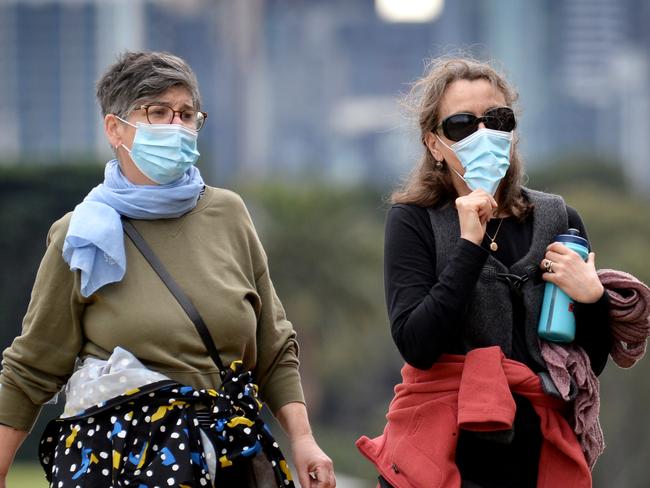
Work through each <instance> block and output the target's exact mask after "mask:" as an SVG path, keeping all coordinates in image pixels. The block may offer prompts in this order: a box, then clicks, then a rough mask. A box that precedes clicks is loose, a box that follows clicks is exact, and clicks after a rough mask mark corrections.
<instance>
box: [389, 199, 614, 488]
mask: <svg viewBox="0 0 650 488" xmlns="http://www.w3.org/2000/svg"><path fill="white" fill-rule="evenodd" d="M567 211H568V218H569V227H573V228H576V229H578V230H579V231H580V232H581V235H583V236H586V235H587V234H586V231H585V228H584V225H583V223H582V220H581V219H580V217H579V215H578V213H577V212H576V211H575V210H574V209H573V208H570V207H567ZM498 225H499V220H498V219H493V220H492V221H490V222H489V223H488V226H487V233H488V234H489V235H490V236H494V235H495V232H497V226H498ZM532 233H533V225H532V216H531V217H529V218H528V219H526V220H525V221H523V222H519V221H518V220H517V219H515V218H513V217H507V218H505V219H503V223H502V224H501V228H500V229H499V230H498V234H497V236H496V239H495V240H496V242H497V244H498V246H499V247H498V250H497V251H496V252H493V255H494V257H496V258H497V259H498V260H499V261H501V262H502V263H503V264H504V265H505V266H506V267H510V266H511V265H512V264H513V263H515V262H517V261H518V260H519V259H521V257H523V256H524V255H525V254H526V253H527V251H528V249H529V247H530V245H531V242H532V237H533V236H532ZM489 243H490V240H489V239H488V238H487V237H486V238H485V239H484V241H483V243H482V245H481V246H478V245H476V244H474V243H472V242H470V241H467V240H465V239H462V238H460V237H459V239H458V242H457V244H456V247H455V249H454V251H453V253H452V256H451V257H450V259H449V261H448V263H447V265H446V267H445V268H444V269H443V270H442V272H441V273H440V276H438V277H437V278H436V270H435V265H436V259H435V256H436V246H435V239H434V235H433V230H432V227H431V222H430V220H429V215H428V212H427V210H426V209H425V208H422V207H418V206H415V205H405V204H397V205H394V206H393V207H392V208H391V209H390V211H389V213H388V217H387V221H386V235H385V250H384V277H385V292H386V303H387V306H388V314H389V318H390V324H391V333H392V336H393V340H394V341H395V344H396V345H397V348H398V349H399V351H400V353H401V354H402V356H403V358H404V359H405V361H406V362H407V363H409V364H410V365H412V366H414V367H416V368H420V369H427V368H429V367H431V366H432V365H433V363H435V361H436V360H437V359H438V357H439V356H440V355H441V354H443V353H446V352H451V349H452V348H453V344H454V343H456V342H457V339H458V337H459V330H458V329H459V323H460V322H459V321H458V318H459V317H461V316H462V313H463V310H464V307H465V304H466V303H467V302H468V301H469V299H470V296H471V293H472V290H473V288H474V285H475V284H476V282H477V280H478V278H479V275H480V272H481V269H482V267H483V265H484V264H485V262H486V260H487V258H488V256H489V254H490V253H491V252H492V251H488V245H489ZM522 306H523V305H522V304H517V303H513V311H514V322H515V324H514V327H515V330H514V333H513V350H512V355H511V359H515V360H517V361H520V362H523V363H524V364H527V365H528V366H529V367H532V368H535V367H536V365H535V364H534V362H533V361H532V360H531V359H530V356H529V354H528V350H527V347H526V344H525V342H524V334H523V331H522V330H521V328H523V320H518V317H521V310H522ZM608 306H609V304H608V301H607V296H606V294H603V296H602V297H601V299H600V300H598V301H597V302H596V303H593V304H581V303H576V304H575V309H574V310H575V316H576V338H575V341H576V343H577V344H579V345H580V346H582V347H583V348H584V349H585V351H586V352H587V354H588V355H589V357H590V359H591V365H592V369H593V370H594V372H595V373H596V374H600V373H601V372H602V370H603V368H604V367H605V364H606V362H607V356H608V354H609V350H610V347H611V336H610V331H609V326H608ZM518 327H519V329H518ZM515 401H516V403H517V413H516V416H515V422H514V438H513V439H512V441H511V443H509V444H507V443H500V442H495V441H489V440H486V439H484V438H481V437H476V436H473V435H471V434H468V433H464V432H461V435H460V437H459V439H458V446H457V450H456V453H457V454H456V463H457V465H458V467H459V470H460V472H461V476H462V478H463V480H471V481H473V482H475V483H478V484H479V486H481V487H484V488H493V487H494V488H496V487H499V488H507V487H513V488H514V487H517V488H527V487H531V488H533V487H535V486H536V480H537V465H538V462H539V454H540V449H541V431H540V428H539V418H538V417H537V414H536V413H535V411H534V409H533V408H532V405H531V404H530V403H529V402H528V401H527V400H525V399H523V398H521V397H517V396H515Z"/></svg>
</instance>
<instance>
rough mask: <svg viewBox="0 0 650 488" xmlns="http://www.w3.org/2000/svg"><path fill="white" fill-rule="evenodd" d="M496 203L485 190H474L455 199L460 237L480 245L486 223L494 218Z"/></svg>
mask: <svg viewBox="0 0 650 488" xmlns="http://www.w3.org/2000/svg"><path fill="white" fill-rule="evenodd" d="M496 209H497V201H496V200H495V199H494V197H493V196H492V195H490V194H489V193H488V192H486V191H485V190H474V191H473V192H472V193H470V194H468V195H464V196H462V197H458V198H457V199H456V210H457V211H458V220H459V222H460V237H462V238H463V239H467V240H468V241H470V242H473V243H474V244H476V245H480V244H481V242H482V241H483V236H484V235H485V229H486V227H487V223H488V222H489V221H490V219H491V218H492V217H493V216H494V214H495V211H496Z"/></svg>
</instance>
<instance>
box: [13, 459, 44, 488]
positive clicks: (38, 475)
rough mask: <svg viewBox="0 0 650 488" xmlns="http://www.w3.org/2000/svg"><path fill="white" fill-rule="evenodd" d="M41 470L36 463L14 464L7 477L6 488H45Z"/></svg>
mask: <svg viewBox="0 0 650 488" xmlns="http://www.w3.org/2000/svg"><path fill="white" fill-rule="evenodd" d="M47 486H48V483H47V480H46V479H45V474H44V473H43V468H41V465H40V464H38V463H24V462H22V463H14V464H13V466H11V469H10V470H9V475H8V476H7V488H47Z"/></svg>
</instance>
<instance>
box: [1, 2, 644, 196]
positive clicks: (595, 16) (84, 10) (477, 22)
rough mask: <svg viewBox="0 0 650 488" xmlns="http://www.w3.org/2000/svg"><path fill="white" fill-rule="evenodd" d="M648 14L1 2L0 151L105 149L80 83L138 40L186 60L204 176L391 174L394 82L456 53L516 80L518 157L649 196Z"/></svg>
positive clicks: (536, 6)
mask: <svg viewBox="0 0 650 488" xmlns="http://www.w3.org/2000/svg"><path fill="white" fill-rule="evenodd" d="M391 9H392V10H391ZM419 14H421V15H420V16H419ZM649 20H650V3H648V2H645V1H643V0H527V1H525V2H522V1H521V0H454V1H447V2H445V1H444V0H237V1H232V0H182V1H172V0H0V62H1V65H0V66H1V69H0V113H2V115H3V116H2V117H0V151H1V154H2V156H0V159H1V160H2V161H11V160H15V159H16V158H18V157H22V158H23V159H25V158H27V159H29V158H31V159H36V160H39V161H47V160H52V161H60V160H61V159H62V158H70V159H76V158H80V157H87V156H92V157H94V158H99V159H100V160H103V159H106V158H108V157H110V148H108V146H107V145H106V143H105V141H104V139H103V135H102V124H101V118H100V116H99V110H98V107H97V105H96V102H95V100H94V84H95V81H96V79H97V78H98V76H99V75H100V74H101V72H102V71H103V70H104V69H105V68H106V67H107V66H108V65H109V64H110V62H111V61H112V60H113V59H114V58H115V56H116V54H117V53H118V52H120V51H122V50H124V49H152V50H168V51H171V52H173V53H175V54H178V55H180V56H182V57H184V58H185V59H187V60H188V61H189V63H190V64H191V65H192V67H193V68H194V69H195V71H196V73H197V76H198V78H199V82H200V85H201V91H202V94H203V102H204V109H205V110H206V111H207V112H209V114H210V116H209V119H208V123H207V124H206V127H205V128H204V130H203V132H202V134H201V138H200V149H201V151H202V153H203V155H204V157H203V162H202V164H203V167H204V168H205V170H206V172H207V173H209V174H210V176H211V179H212V181H215V182H218V181H224V182H227V181H232V180H233V179H236V178H268V177H286V176H289V177H321V178H326V179H331V180H335V181H338V182H342V183H359V182H371V183H375V184H385V183H386V182H389V181H392V182H394V181H395V180H396V178H397V177H398V176H400V175H404V174H405V173H406V172H407V171H408V169H409V168H410V167H411V166H412V165H413V164H414V162H415V161H416V160H417V159H418V157H419V154H420V151H421V149H420V145H419V138H418V136H417V133H416V132H415V131H414V130H413V124H412V121H411V120H410V118H409V114H408V113H407V112H406V111H405V110H404V109H403V108H402V107H401V106H400V104H399V99H400V95H402V94H404V93H406V92H407V91H408V88H409V82H412V81H413V80H415V79H416V78H417V77H418V76H419V75H420V74H421V73H422V71H423V68H424V62H423V61H424V60H425V59H426V58H431V57H434V56H436V55H439V54H443V53H446V52H449V51H450V50H452V51H453V50H458V49H459V48H460V49H466V50H469V51H470V52H473V53H474V54H477V55H479V56H482V57H487V58H490V59H496V60H498V61H500V62H501V63H502V65H503V66H504V67H505V68H506V71H507V74H508V75H509V77H510V79H511V80H512V81H513V82H514V83H515V85H516V86H517V87H518V89H519V92H520V94H521V100H520V102H521V107H522V115H521V124H520V128H521V139H522V145H523V152H524V155H525V156H526V159H527V161H528V164H529V165H531V166H534V165H540V164H544V163H545V162H546V161H548V160H550V159H553V158H556V157H557V156H558V155H559V154H561V153H563V152H574V153H585V154H597V155H598V156H599V157H600V158H601V159H611V160H612V161H621V162H622V163H623V164H624V165H625V169H626V174H627V176H628V178H629V180H630V182H632V183H633V184H634V186H635V187H636V188H637V189H638V190H640V191H642V192H644V193H646V194H650V169H649V165H648V163H647V161H646V159H647V155H648V154H649V153H650V121H649V115H650V99H649V97H650V85H649V83H650V71H649V70H650V66H649V64H650V63H649V62H650V31H648V29H647V24H648V21H649Z"/></svg>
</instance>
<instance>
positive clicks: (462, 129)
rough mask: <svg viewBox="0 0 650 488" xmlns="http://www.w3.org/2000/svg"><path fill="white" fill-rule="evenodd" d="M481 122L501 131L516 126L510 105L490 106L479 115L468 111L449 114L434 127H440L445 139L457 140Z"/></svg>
mask: <svg viewBox="0 0 650 488" xmlns="http://www.w3.org/2000/svg"><path fill="white" fill-rule="evenodd" d="M481 122H483V123H484V124H485V127H487V128H488V129H492V130H500V131H503V132H512V131H513V130H514V129H515V127H517V119H516V118H515V114H514V112H513V111H512V109H511V108H510V107H497V108H491V109H490V110H488V111H487V112H485V113H484V114H483V115H482V116H481V117H477V116H476V115H474V114H469V113H458V114H453V115H450V116H449V117H447V118H446V119H445V120H443V121H442V122H441V123H440V125H439V126H438V127H436V130H437V129H440V128H442V133H443V134H444V135H445V137H446V138H447V139H449V140H451V141H454V142H458V141H460V140H463V139H465V138H466V137H467V136H469V135H470V134H473V133H474V132H476V131H477V130H478V125H479V124H480V123H481Z"/></svg>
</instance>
